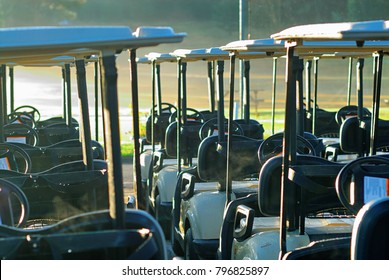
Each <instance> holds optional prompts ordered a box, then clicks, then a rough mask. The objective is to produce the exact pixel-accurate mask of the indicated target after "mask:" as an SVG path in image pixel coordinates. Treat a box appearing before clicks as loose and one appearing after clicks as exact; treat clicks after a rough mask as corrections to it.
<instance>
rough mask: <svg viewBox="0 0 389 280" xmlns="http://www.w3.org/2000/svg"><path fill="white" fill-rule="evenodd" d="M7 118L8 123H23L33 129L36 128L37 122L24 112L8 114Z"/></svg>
mask: <svg viewBox="0 0 389 280" xmlns="http://www.w3.org/2000/svg"><path fill="white" fill-rule="evenodd" d="M7 117H8V123H22V124H26V125H28V126H30V127H32V128H36V122H35V120H34V118H33V117H32V116H31V115H30V114H27V113H24V112H13V113H11V114H8V116H7Z"/></svg>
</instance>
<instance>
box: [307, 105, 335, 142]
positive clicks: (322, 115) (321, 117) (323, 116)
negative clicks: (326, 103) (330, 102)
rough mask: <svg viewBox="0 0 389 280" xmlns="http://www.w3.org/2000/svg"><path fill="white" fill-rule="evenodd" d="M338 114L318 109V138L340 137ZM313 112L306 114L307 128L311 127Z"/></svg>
mask: <svg viewBox="0 0 389 280" xmlns="http://www.w3.org/2000/svg"><path fill="white" fill-rule="evenodd" d="M335 115H336V112H329V111H326V110H323V109H320V108H317V109H316V120H315V122H316V123H315V135H316V136H317V137H335V136H337V137H338V136H339V128H340V126H339V124H338V123H337V122H336V118H335ZM312 117H313V112H306V119H305V121H306V123H305V127H310V125H311V122H312Z"/></svg>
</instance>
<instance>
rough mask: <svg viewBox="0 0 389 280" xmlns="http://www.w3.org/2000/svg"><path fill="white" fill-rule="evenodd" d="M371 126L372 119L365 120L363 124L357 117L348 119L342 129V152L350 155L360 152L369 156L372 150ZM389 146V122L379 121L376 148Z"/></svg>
mask: <svg viewBox="0 0 389 280" xmlns="http://www.w3.org/2000/svg"><path fill="white" fill-rule="evenodd" d="M370 126H371V118H368V117H366V118H364V120H363V124H362V125H361V124H360V121H359V120H358V118H357V117H351V118H348V119H346V120H345V121H344V122H343V123H342V126H341V128H340V139H339V140H340V147H341V149H342V151H344V152H348V153H358V152H360V151H362V152H364V153H365V154H367V153H368V152H369V148H370ZM388 146H389V121H387V120H381V119H380V120H378V122H377V130H376V147H377V148H382V147H385V148H386V150H385V151H387V147H388Z"/></svg>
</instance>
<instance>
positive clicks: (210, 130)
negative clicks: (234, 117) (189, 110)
mask: <svg viewBox="0 0 389 280" xmlns="http://www.w3.org/2000/svg"><path fill="white" fill-rule="evenodd" d="M217 131H218V119H217V118H213V119H210V120H208V121H206V122H205V123H204V124H203V125H202V126H201V127H200V130H199V137H200V139H201V140H204V139H205V138H207V137H208V136H211V135H214V134H216V133H217ZM224 131H225V132H226V133H227V132H228V120H227V119H226V120H224ZM232 134H235V135H244V132H243V129H242V127H241V126H240V125H239V124H238V123H237V122H235V121H232Z"/></svg>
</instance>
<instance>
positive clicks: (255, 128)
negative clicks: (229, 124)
mask: <svg viewBox="0 0 389 280" xmlns="http://www.w3.org/2000/svg"><path fill="white" fill-rule="evenodd" d="M234 121H235V122H236V123H238V124H239V125H240V127H241V128H242V129H243V135H244V136H246V137H249V138H254V139H263V132H264V131H265V129H264V128H263V125H262V124H260V123H259V122H258V121H256V120H253V119H250V120H249V122H248V123H247V122H246V121H245V120H244V119H236V120H234Z"/></svg>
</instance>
